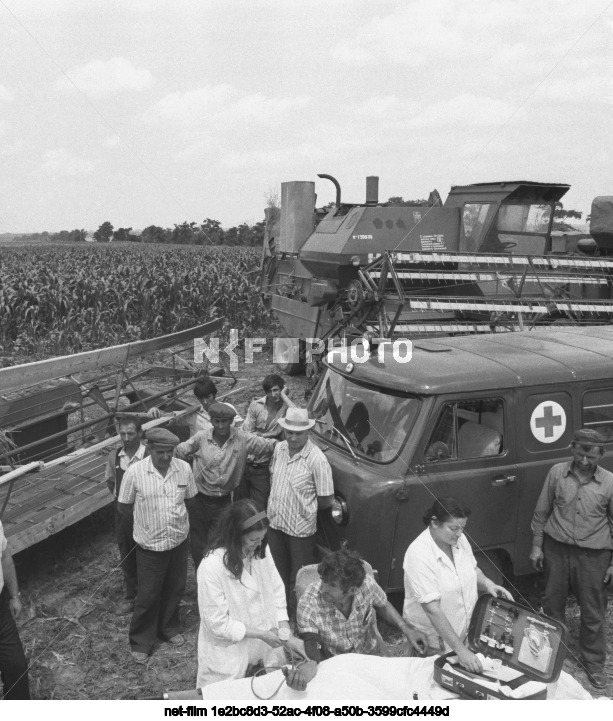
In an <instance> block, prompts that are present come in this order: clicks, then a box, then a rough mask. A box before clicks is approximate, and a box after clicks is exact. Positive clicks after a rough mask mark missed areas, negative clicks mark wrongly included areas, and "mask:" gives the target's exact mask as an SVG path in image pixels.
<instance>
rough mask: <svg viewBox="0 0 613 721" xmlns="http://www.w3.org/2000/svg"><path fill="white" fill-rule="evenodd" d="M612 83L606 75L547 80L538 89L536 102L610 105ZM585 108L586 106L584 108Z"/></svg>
mask: <svg viewBox="0 0 613 721" xmlns="http://www.w3.org/2000/svg"><path fill="white" fill-rule="evenodd" d="M612 98H613V83H612V82H611V79H610V77H609V76H608V75H592V76H584V77H577V78H566V79H554V80H548V81H546V82H545V83H543V85H542V86H541V87H540V88H539V92H538V100H542V101H544V102H551V101H555V102H566V103H577V102H582V103H589V104H590V105H593V104H594V103H609V104H610V103H611V99H612ZM586 107H587V106H586Z"/></svg>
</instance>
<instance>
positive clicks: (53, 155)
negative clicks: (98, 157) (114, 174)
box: [37, 148, 94, 178]
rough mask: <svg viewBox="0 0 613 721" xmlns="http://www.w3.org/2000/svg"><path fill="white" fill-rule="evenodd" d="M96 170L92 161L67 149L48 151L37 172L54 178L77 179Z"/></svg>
mask: <svg viewBox="0 0 613 721" xmlns="http://www.w3.org/2000/svg"><path fill="white" fill-rule="evenodd" d="M93 170H94V164H93V163H92V162H91V160H86V159H85V158H80V157H78V156H77V155H74V154H73V153H71V152H70V151H69V150H66V148H57V149H55V150H48V151H47V152H46V153H45V154H44V155H43V162H42V163H41V165H40V166H39V167H38V169H37V172H39V173H42V174H44V175H50V176H54V177H69V178H70V177H77V176H80V175H89V174H90V173H92V172H93Z"/></svg>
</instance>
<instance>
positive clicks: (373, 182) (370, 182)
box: [366, 175, 379, 205]
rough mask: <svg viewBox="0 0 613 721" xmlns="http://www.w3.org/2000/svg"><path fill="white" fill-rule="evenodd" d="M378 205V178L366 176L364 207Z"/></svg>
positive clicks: (376, 176)
mask: <svg viewBox="0 0 613 721" xmlns="http://www.w3.org/2000/svg"><path fill="white" fill-rule="evenodd" d="M378 203H379V176H378V175H368V176H367V177H366V205H377V204H378Z"/></svg>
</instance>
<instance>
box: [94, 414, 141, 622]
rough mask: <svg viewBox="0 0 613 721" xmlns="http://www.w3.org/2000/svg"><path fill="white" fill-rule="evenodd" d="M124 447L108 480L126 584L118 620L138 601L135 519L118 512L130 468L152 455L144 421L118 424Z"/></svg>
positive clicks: (113, 456) (112, 457)
mask: <svg viewBox="0 0 613 721" xmlns="http://www.w3.org/2000/svg"><path fill="white" fill-rule="evenodd" d="M117 425H118V427H119V437H120V438H121V446H120V447H119V448H114V449H113V450H112V451H111V452H110V453H109V457H108V460H107V463H106V470H105V476H104V479H105V481H106V483H107V485H108V487H109V491H110V492H111V493H112V494H113V497H114V499H115V502H114V504H113V505H114V509H115V536H116V539H117V547H118V548H119V558H120V561H119V563H120V565H121V570H122V571H123V577H124V580H125V584H126V597H125V599H124V601H123V602H122V603H120V604H119V605H118V606H117V608H116V609H115V613H116V614H117V615H118V616H123V615H124V614H126V613H132V611H133V610H134V599H135V598H136V544H135V543H134V537H133V534H134V528H133V524H132V518H131V517H130V516H124V515H123V514H121V513H120V512H119V510H118V509H117V497H118V496H119V490H120V488H121V481H122V480H123V476H124V474H125V472H126V471H127V470H128V468H129V467H130V466H131V465H132V464H133V463H137V462H138V461H142V460H143V458H145V456H147V455H149V451H148V450H147V446H145V444H144V443H143V442H142V437H141V432H142V425H141V421H140V419H139V418H138V417H136V416H121V417H120V418H119V420H118V422H117Z"/></svg>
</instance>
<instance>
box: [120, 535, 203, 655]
mask: <svg viewBox="0 0 613 721" xmlns="http://www.w3.org/2000/svg"><path fill="white" fill-rule="evenodd" d="M188 549H189V544H188V542H187V539H185V541H183V543H181V544H179V545H178V546H177V547H176V548H172V549H171V550H170V551H149V550H147V549H145V548H141V547H140V546H136V565H137V570H138V590H137V593H136V601H135V602H134V613H133V614H132V622H131V623H130V646H131V648H132V651H139V652H140V653H151V651H152V649H153V646H154V644H155V641H156V638H158V637H159V638H161V639H163V640H164V641H169V640H170V639H171V638H172V637H173V636H176V635H177V634H179V633H181V626H180V623H179V603H180V601H181V597H182V596H183V592H184V591H185V582H186V580H187V556H188Z"/></svg>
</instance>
